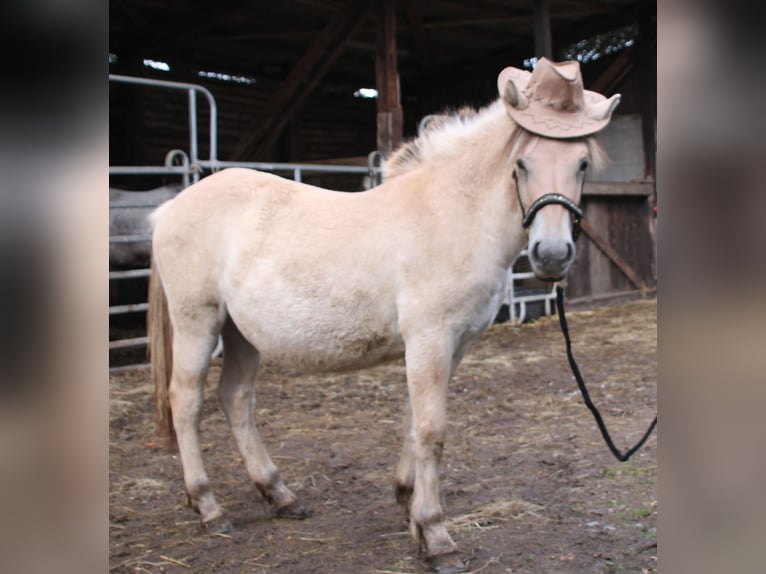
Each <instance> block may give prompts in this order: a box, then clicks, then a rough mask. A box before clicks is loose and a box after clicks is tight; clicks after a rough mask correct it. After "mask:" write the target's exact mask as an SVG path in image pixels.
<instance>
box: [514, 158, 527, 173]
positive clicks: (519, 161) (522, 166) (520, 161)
mask: <svg viewBox="0 0 766 574" xmlns="http://www.w3.org/2000/svg"><path fill="white" fill-rule="evenodd" d="M516 165H517V166H518V168H519V169H520V170H521V171H527V164H526V163H525V162H524V160H523V159H521V158H519V159H517V160H516Z"/></svg>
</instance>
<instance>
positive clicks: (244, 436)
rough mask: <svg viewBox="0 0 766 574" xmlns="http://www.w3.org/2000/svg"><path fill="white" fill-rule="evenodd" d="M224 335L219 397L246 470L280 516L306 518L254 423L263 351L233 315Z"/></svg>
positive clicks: (261, 493)
mask: <svg viewBox="0 0 766 574" xmlns="http://www.w3.org/2000/svg"><path fill="white" fill-rule="evenodd" d="M221 335H222V337H223V348H224V355H223V368H222V370H221V383H220V385H219V387H218V397H219V399H220V401H221V405H222V406H223V410H224V412H225V413H226V416H227V418H228V419H229V424H230V425H231V430H232V432H233V434H234V437H235V439H236V441H237V446H238V447H239V451H240V453H241V454H242V457H243V458H244V460H245V466H246V467H247V472H248V473H249V475H250V478H251V479H252V481H253V484H254V485H255V488H256V491H257V492H258V494H259V495H260V496H261V497H262V498H263V499H264V500H266V501H267V502H269V503H270V504H271V505H272V506H273V508H274V509H275V510H276V511H277V514H278V516H284V517H288V518H305V517H306V516H308V512H307V511H306V510H305V509H304V508H303V507H301V506H300V505H299V504H297V503H296V496H295V494H293V493H292V491H291V490H290V489H289V488H287V486H286V485H285V483H284V482H283V481H282V479H281V478H280V476H279V471H278V470H277V467H276V465H275V464H274V463H273V462H272V460H271V457H269V453H268V452H266V448H265V447H264V445H263V442H262V441H261V437H260V435H259V433H258V429H257V428H256V426H255V421H254V414H255V377H256V374H257V372H258V366H259V364H260V354H259V353H258V351H257V349H255V347H253V346H252V345H251V344H250V343H249V342H248V341H247V340H246V339H245V338H244V337H243V336H242V334H241V333H240V332H239V329H237V327H236V325H235V324H234V322H233V321H232V320H231V318H228V319H227V320H226V322H225V323H224V326H223V331H222V333H221Z"/></svg>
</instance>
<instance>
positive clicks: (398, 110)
mask: <svg viewBox="0 0 766 574" xmlns="http://www.w3.org/2000/svg"><path fill="white" fill-rule="evenodd" d="M375 20H376V22H377V24H378V31H377V36H376V38H377V41H376V46H377V50H376V53H375V87H376V89H377V90H378V102H377V104H378V105H377V108H378V122H377V149H378V151H380V152H381V153H383V155H388V154H390V153H391V151H393V150H394V149H395V148H396V147H397V146H399V144H401V143H402V106H401V101H400V97H399V73H398V70H397V66H396V2H395V0H375Z"/></svg>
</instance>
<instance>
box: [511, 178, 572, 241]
mask: <svg viewBox="0 0 766 574" xmlns="http://www.w3.org/2000/svg"><path fill="white" fill-rule="evenodd" d="M512 177H513V182H514V183H515V184H516V196H517V197H518V198H519V207H520V208H521V216H522V219H521V226H522V227H523V228H524V231H526V232H527V233H528V232H529V226H530V225H532V221H533V220H534V218H535V215H537V212H538V211H540V210H541V209H542V208H543V207H545V206H546V205H551V204H554V203H556V204H558V205H562V206H563V207H565V208H566V209H567V210H568V211H569V213H570V214H571V216H572V241H577V238H578V237H579V236H580V231H581V229H582V226H581V224H580V222H581V221H582V218H583V213H582V209H580V207H579V206H578V205H577V204H576V203H575V202H574V201H572V200H571V199H569V198H568V197H567V196H566V195H562V194H560V193H546V194H545V195H541V196H540V197H538V198H537V199H536V200H534V201H533V202H532V205H530V206H529V208H528V209H527V210H526V211H525V210H524V203H523V202H522V201H521V192H520V191H519V180H518V177H517V176H516V171H515V170H514V172H513V174H512Z"/></svg>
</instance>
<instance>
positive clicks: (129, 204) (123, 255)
mask: <svg viewBox="0 0 766 574" xmlns="http://www.w3.org/2000/svg"><path fill="white" fill-rule="evenodd" d="M181 189H182V188H181V186H180V185H177V184H170V185H165V186H162V187H158V188H155V189H151V190H148V191H128V190H124V189H117V188H109V236H110V237H116V236H120V235H134V236H146V240H138V241H130V242H116V241H113V242H110V243H109V266H110V267H112V268H115V269H136V268H140V267H149V263H150V261H151V240H150V236H151V232H152V229H151V224H150V222H149V217H148V216H149V215H150V214H151V212H152V211H154V210H155V209H156V207H157V206H158V205H160V204H162V203H164V202H166V201H168V200H169V199H172V198H174V197H175V196H176V195H178V192H180V191H181Z"/></svg>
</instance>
